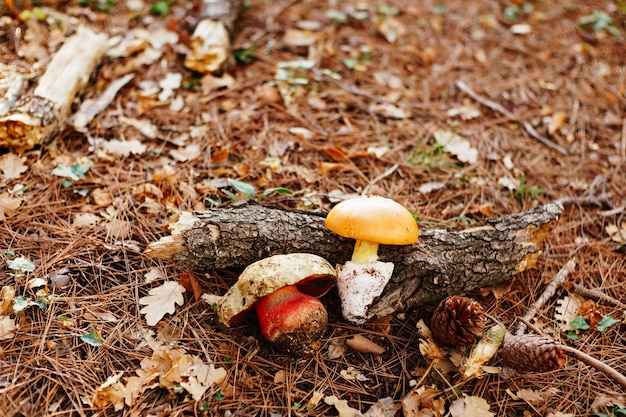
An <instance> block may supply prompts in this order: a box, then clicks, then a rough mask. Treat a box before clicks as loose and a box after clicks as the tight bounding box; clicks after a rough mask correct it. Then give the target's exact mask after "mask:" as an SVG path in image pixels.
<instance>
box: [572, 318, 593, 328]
mask: <svg viewBox="0 0 626 417" xmlns="http://www.w3.org/2000/svg"><path fill="white" fill-rule="evenodd" d="M571 325H572V327H573V328H574V329H576V330H589V323H587V322H586V321H585V318H584V317H583V316H578V317H576V319H574V321H573V322H572V323H571Z"/></svg>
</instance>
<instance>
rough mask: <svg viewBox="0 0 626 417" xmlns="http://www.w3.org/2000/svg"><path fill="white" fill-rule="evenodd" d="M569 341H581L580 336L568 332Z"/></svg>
mask: <svg viewBox="0 0 626 417" xmlns="http://www.w3.org/2000/svg"><path fill="white" fill-rule="evenodd" d="M567 340H580V336H578V334H577V333H576V332H573V331H571V330H570V331H569V332H567Z"/></svg>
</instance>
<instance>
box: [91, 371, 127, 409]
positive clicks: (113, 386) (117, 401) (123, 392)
mask: <svg viewBox="0 0 626 417" xmlns="http://www.w3.org/2000/svg"><path fill="white" fill-rule="evenodd" d="M122 374H123V372H120V373H119V374H117V375H111V376H110V377H108V378H107V380H106V381H104V383H102V385H100V386H99V387H98V389H97V390H96V392H95V393H94V395H93V397H92V398H91V400H90V401H89V400H86V401H84V402H86V403H87V404H88V405H91V406H93V407H98V408H104V407H106V406H107V405H109V404H113V409H114V410H115V411H119V410H121V409H122V408H124V402H125V401H126V397H128V393H127V389H126V387H125V386H124V384H122V383H121V382H120V378H121V377H122ZM129 401H130V398H129Z"/></svg>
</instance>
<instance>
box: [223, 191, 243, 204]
mask: <svg viewBox="0 0 626 417" xmlns="http://www.w3.org/2000/svg"><path fill="white" fill-rule="evenodd" d="M222 192H223V193H224V194H226V196H227V197H228V198H230V199H231V200H233V201H239V197H237V195H236V194H235V193H231V192H230V191H228V190H222Z"/></svg>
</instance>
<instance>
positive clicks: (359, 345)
mask: <svg viewBox="0 0 626 417" xmlns="http://www.w3.org/2000/svg"><path fill="white" fill-rule="evenodd" d="M346 345H348V347H349V348H350V349H352V350H356V351H357V352H361V353H373V354H374V355H382V354H383V353H384V352H385V350H386V349H385V348H384V347H382V346H381V345H379V344H378V343H375V342H372V341H371V340H369V339H368V338H366V337H364V336H361V335H360V334H357V335H354V336H353V337H352V339H348V340H346Z"/></svg>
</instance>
